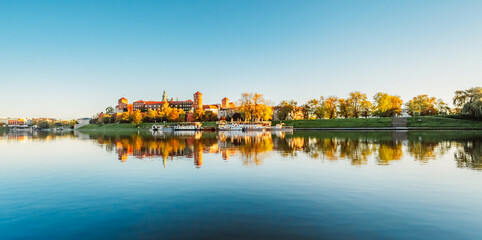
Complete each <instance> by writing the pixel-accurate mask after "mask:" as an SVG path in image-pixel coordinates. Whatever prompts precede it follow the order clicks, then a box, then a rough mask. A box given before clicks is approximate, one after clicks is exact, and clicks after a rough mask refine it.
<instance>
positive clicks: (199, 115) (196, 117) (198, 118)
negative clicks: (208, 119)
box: [193, 108, 205, 122]
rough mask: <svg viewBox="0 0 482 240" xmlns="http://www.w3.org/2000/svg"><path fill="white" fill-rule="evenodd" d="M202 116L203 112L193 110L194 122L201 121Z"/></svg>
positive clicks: (199, 109) (201, 110) (200, 109)
mask: <svg viewBox="0 0 482 240" xmlns="http://www.w3.org/2000/svg"><path fill="white" fill-rule="evenodd" d="M204 114H205V112H204V110H203V109H202V108H198V109H195V110H194V114H193V115H194V120H195V121H198V122H200V121H202V120H203V118H204Z"/></svg>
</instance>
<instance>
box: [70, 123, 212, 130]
mask: <svg viewBox="0 0 482 240" xmlns="http://www.w3.org/2000/svg"><path fill="white" fill-rule="evenodd" d="M154 124H159V123H141V124H139V125H138V126H136V125H132V124H130V123H109V124H102V125H99V124H89V125H85V126H83V127H81V128H79V130H83V131H138V130H149V129H150V128H151V127H152V125H154ZM176 124H177V123H175V122H172V123H167V125H176ZM202 124H203V127H215V126H216V122H203V123H202Z"/></svg>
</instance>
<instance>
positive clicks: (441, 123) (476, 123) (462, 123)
mask: <svg viewBox="0 0 482 240" xmlns="http://www.w3.org/2000/svg"><path fill="white" fill-rule="evenodd" d="M407 126H408V127H432V128H434V127H436V128H482V120H474V119H460V118H451V117H442V116H422V117H410V118H408V119H407Z"/></svg>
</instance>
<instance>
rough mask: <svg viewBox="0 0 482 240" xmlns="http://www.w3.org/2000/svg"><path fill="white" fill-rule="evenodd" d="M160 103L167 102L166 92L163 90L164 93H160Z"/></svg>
mask: <svg viewBox="0 0 482 240" xmlns="http://www.w3.org/2000/svg"><path fill="white" fill-rule="evenodd" d="M162 101H163V102H167V94H166V90H164V92H163V93H162Z"/></svg>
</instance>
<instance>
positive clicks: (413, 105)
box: [406, 95, 438, 116]
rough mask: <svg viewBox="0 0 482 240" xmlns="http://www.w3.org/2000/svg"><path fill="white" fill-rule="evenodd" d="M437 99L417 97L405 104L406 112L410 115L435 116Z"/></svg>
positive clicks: (424, 96)
mask: <svg viewBox="0 0 482 240" xmlns="http://www.w3.org/2000/svg"><path fill="white" fill-rule="evenodd" d="M436 104H437V98H435V97H429V96H428V95H418V96H416V97H413V98H412V99H411V100H410V101H409V102H407V103H406V107H407V112H408V114H410V115H412V116H413V115H416V114H418V115H422V116H427V115H437V114H438V109H437V106H436Z"/></svg>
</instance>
